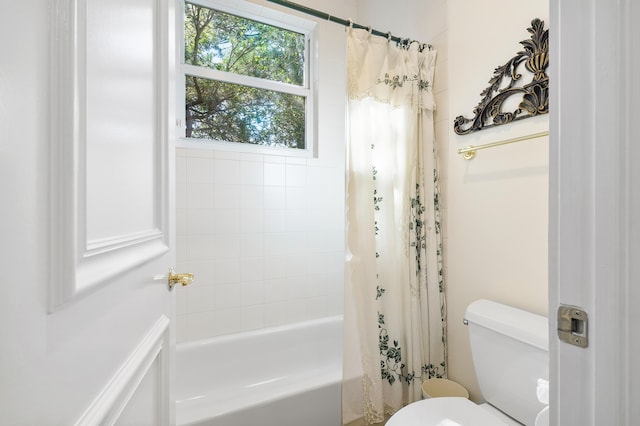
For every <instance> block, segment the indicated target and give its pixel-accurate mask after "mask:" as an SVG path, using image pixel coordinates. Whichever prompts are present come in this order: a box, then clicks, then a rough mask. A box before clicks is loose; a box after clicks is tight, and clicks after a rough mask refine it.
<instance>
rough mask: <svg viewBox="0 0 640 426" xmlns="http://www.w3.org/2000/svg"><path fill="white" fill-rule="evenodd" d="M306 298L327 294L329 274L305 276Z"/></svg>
mask: <svg viewBox="0 0 640 426" xmlns="http://www.w3.org/2000/svg"><path fill="white" fill-rule="evenodd" d="M307 284H308V293H307V294H308V296H310V297H318V296H326V295H327V294H329V289H328V286H329V274H310V275H308V276H307Z"/></svg>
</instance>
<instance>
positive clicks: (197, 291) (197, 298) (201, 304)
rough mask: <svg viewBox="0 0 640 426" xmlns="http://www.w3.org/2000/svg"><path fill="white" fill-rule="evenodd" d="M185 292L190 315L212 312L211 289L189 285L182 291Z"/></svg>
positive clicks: (209, 287)
mask: <svg viewBox="0 0 640 426" xmlns="http://www.w3.org/2000/svg"><path fill="white" fill-rule="evenodd" d="M180 290H186V292H187V307H188V309H189V313H190V314H195V313H197V312H205V311H211V310H213V287H212V286H205V285H203V286H198V285H197V284H195V283H194V284H191V285H190V286H189V287H186V288H184V289H182V288H181V289H180Z"/></svg>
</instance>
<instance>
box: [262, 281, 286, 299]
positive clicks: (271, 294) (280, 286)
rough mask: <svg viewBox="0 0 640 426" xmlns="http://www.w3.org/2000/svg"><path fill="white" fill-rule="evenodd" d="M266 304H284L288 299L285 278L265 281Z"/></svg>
mask: <svg viewBox="0 0 640 426" xmlns="http://www.w3.org/2000/svg"><path fill="white" fill-rule="evenodd" d="M263 283H264V302H265V303H275V302H284V301H285V300H286V299H287V284H286V281H285V280H284V279H283V278H276V279H272V280H264V282H263Z"/></svg>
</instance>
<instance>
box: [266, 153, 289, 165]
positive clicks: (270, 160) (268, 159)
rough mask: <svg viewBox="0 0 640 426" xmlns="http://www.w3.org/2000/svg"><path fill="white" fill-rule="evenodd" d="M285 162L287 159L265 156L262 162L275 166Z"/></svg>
mask: <svg viewBox="0 0 640 426" xmlns="http://www.w3.org/2000/svg"><path fill="white" fill-rule="evenodd" d="M286 161H287V157H284V156H282V155H265V156H264V162H265V163H276V164H284V163H285V162H286Z"/></svg>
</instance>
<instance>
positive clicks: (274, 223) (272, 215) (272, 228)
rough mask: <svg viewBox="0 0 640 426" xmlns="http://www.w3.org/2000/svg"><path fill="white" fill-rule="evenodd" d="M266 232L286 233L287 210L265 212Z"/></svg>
mask: <svg viewBox="0 0 640 426" xmlns="http://www.w3.org/2000/svg"><path fill="white" fill-rule="evenodd" d="M263 216H264V232H285V231H286V230H287V211H286V210H265V211H264V214H263Z"/></svg>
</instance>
